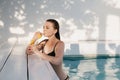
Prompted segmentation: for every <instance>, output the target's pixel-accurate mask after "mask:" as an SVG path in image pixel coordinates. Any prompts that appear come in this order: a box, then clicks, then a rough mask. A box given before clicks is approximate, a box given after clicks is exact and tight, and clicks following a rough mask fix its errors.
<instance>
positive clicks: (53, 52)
mask: <svg viewBox="0 0 120 80" xmlns="http://www.w3.org/2000/svg"><path fill="white" fill-rule="evenodd" d="M47 41H48V40H46V42H47ZM58 42H59V41H57V42H56V43H55V46H54V48H53V51H52V52H50V53H48V54H47V55H49V56H55V47H56V45H57V44H58ZM43 52H44V48H43Z"/></svg>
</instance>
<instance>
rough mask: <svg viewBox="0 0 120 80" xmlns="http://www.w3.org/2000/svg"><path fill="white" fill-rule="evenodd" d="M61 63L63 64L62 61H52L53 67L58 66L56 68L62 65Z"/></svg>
mask: <svg viewBox="0 0 120 80" xmlns="http://www.w3.org/2000/svg"><path fill="white" fill-rule="evenodd" d="M61 62H62V61H61V60H54V59H53V61H52V62H51V63H52V64H53V65H56V66H57V65H60V64H61Z"/></svg>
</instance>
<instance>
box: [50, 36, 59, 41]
mask: <svg viewBox="0 0 120 80" xmlns="http://www.w3.org/2000/svg"><path fill="white" fill-rule="evenodd" d="M48 39H49V41H56V40H57V38H56V37H55V36H54V35H53V36H50V37H48Z"/></svg>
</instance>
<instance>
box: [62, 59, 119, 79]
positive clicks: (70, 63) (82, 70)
mask: <svg viewBox="0 0 120 80" xmlns="http://www.w3.org/2000/svg"><path fill="white" fill-rule="evenodd" d="M63 67H64V70H65V72H66V73H68V75H69V76H70V80H120V58H119V57H118V58H100V59H80V58H67V57H65V58H64V60H63Z"/></svg>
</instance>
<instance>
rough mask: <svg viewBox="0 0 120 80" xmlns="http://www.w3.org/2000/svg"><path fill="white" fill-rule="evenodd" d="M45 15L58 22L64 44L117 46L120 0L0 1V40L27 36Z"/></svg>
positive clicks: (119, 25) (42, 22) (40, 24)
mask: <svg viewBox="0 0 120 80" xmlns="http://www.w3.org/2000/svg"><path fill="white" fill-rule="evenodd" d="M48 18H54V19H57V20H58V21H59V23H60V27H61V28H60V31H61V37H62V40H63V41H64V42H65V43H66V44H73V43H74V42H75V43H76V42H77V43H79V42H80V43H81V40H82V41H85V40H92V41H94V40H95V41H96V40H97V41H99V40H103V41H104V40H112V41H115V43H114V45H115V46H117V48H118V47H119V43H120V42H119V40H120V36H119V35H120V0H0V42H2V41H4V40H8V39H11V38H15V37H18V39H19V41H21V40H25V39H29V38H30V37H31V36H32V33H33V32H35V31H37V30H42V26H43V24H44V22H45V20H46V19H48ZM116 41H117V43H116ZM96 45H98V44H97V43H96ZM104 45H105V46H107V44H106V42H105V43H104ZM108 47H109V45H108ZM94 49H95V50H96V51H98V47H97V46H96V48H94Z"/></svg>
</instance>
